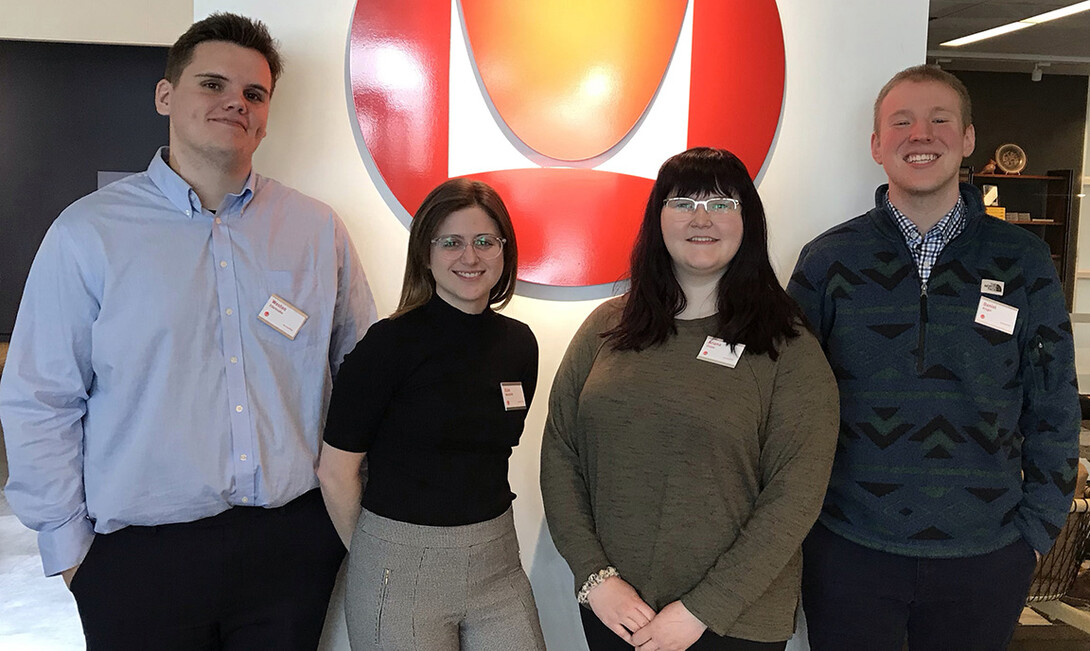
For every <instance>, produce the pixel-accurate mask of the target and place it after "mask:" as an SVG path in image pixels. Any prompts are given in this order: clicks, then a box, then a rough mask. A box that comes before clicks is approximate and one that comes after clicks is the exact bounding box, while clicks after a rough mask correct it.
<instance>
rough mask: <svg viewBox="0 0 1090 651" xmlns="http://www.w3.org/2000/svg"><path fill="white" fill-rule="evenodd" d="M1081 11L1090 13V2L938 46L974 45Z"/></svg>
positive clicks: (1038, 15) (1088, 0)
mask: <svg viewBox="0 0 1090 651" xmlns="http://www.w3.org/2000/svg"><path fill="white" fill-rule="evenodd" d="M1083 11H1090V0H1087V1H1086V2H1077V3H1075V4H1073V5H1070V6H1068V7H1064V8H1062V9H1056V10H1053V11H1046V12H1045V13H1043V14H1037V15H1036V16H1030V17H1029V18H1023V19H1022V20H1019V21H1016V22H1013V23H1007V24H1006V25H1000V26H999V27H993V28H991V29H986V30H984V31H983V32H977V33H975V34H969V35H968V36H962V37H961V38H955V39H954V40H952V41H946V42H945V43H940V44H939V45H944V46H946V47H958V46H961V45H968V44H969V43H976V42H977V41H983V40H984V39H986V38H992V37H995V36H1002V35H1003V34H1010V33H1011V32H1017V31H1018V30H1020V29H1025V28H1027V27H1032V26H1033V25H1039V24H1041V23H1047V22H1048V21H1050V20H1056V19H1057V18H1064V17H1066V16H1070V15H1072V14H1077V13H1080V12H1083Z"/></svg>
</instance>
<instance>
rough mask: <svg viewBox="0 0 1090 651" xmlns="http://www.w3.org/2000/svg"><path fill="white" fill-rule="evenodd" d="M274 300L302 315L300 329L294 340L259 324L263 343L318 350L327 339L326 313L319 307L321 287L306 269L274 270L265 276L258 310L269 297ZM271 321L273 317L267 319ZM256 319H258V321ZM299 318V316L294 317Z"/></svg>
mask: <svg viewBox="0 0 1090 651" xmlns="http://www.w3.org/2000/svg"><path fill="white" fill-rule="evenodd" d="M274 295H275V296H276V297H278V298H279V299H280V300H281V301H282V302H283V303H285V304H286V305H287V307H288V310H289V311H290V310H295V311H297V312H298V313H299V314H300V315H305V320H304V321H303V324H302V326H300V327H299V329H298V331H297V332H296V333H295V337H294V339H293V338H291V337H289V336H288V335H286V334H285V333H283V332H281V331H280V330H278V329H277V328H274V327H273V326H271V325H269V324H268V323H262V324H261V328H259V329H258V332H260V333H261V335H260V336H261V338H262V339H263V340H265V341H271V342H273V343H276V344H280V345H284V346H288V345H293V346H295V347H300V348H302V347H310V346H318V345H320V344H321V343H322V341H323V340H325V338H326V337H327V336H328V334H329V333H328V332H326V331H327V330H328V327H324V328H323V324H325V323H328V321H329V315H328V314H327V313H326V312H327V311H328V310H327V309H326V307H325V306H324V305H323V304H322V298H321V297H322V293H321V283H320V280H319V278H318V277H317V275H316V274H315V273H314V272H312V271H311V270H309V269H303V270H293V269H276V270H269V271H266V272H265V292H264V295H263V297H262V299H261V305H259V306H258V309H259V310H264V306H265V304H266V302H268V300H269V298H270V297H272V296H274ZM269 316H271V317H275V315H271V314H270V315H269ZM258 318H260V316H259V317H258ZM296 318H297V319H298V318H302V317H301V316H297V317H296Z"/></svg>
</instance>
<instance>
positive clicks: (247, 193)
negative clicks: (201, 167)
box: [148, 147, 257, 218]
mask: <svg viewBox="0 0 1090 651" xmlns="http://www.w3.org/2000/svg"><path fill="white" fill-rule="evenodd" d="M169 158H170V147H160V148H159V150H158V151H156V152H155V155H154V156H152V157H151V163H150V164H149V165H148V177H149V178H150V179H151V181H152V183H154V184H155V186H156V187H158V188H159V191H160V192H162V193H163V195H164V196H165V197H166V198H167V200H168V201H170V203H171V204H173V205H174V207H175V208H177V209H178V210H179V211H181V212H182V213H184V214H185V215H186V216H187V217H190V218H192V217H193V215H197V214H200V212H201V200H200V197H198V196H197V192H196V191H195V190H194V189H193V188H192V187H191V186H190V185H189V184H188V183H186V181H185V179H183V178H182V177H180V176H178V173H177V172H175V171H174V170H173V169H171V167H170V165H169V164H168V163H167V161H168V160H169ZM256 176H257V175H256V174H254V172H253V170H250V174H249V176H247V177H246V183H244V184H243V185H242V191H241V192H239V193H238V194H229V195H227V197H228V198H233V200H234V201H241V202H242V208H241V210H245V208H246V206H247V205H248V204H249V203H250V201H251V200H252V199H253V198H254V187H255V184H256ZM230 203H231V202H228V204H229V205H230ZM218 208H219V206H214V207H213V208H212V209H213V210H215V209H218Z"/></svg>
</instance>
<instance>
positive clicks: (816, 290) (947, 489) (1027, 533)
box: [788, 184, 1079, 558]
mask: <svg viewBox="0 0 1090 651" xmlns="http://www.w3.org/2000/svg"><path fill="white" fill-rule="evenodd" d="M886 192H887V186H884V185H883V186H881V187H879V188H878V191H877V193H876V197H875V199H876V201H875V203H876V205H877V207H876V208H875V209H873V210H871V211H870V212H868V213H866V214H865V215H862V216H860V217H856V218H855V219H853V220H851V221H848V222H846V223H844V224H841V225H839V226H836V227H835V228H832V229H830V230H829V231H827V232H826V233H824V234H822V235H820V236H818V237H817V238H816V239H815V240H814V241H812V242H810V243H809V244H808V245H806V247H805V248H803V250H802V253H801V254H800V255H799V261H798V264H797V265H796V267H795V271H794V273H793V274H792V277H791V281H790V283H789V285H788V291H789V292H790V293H791V295H792V296H794V297H795V299H796V300H797V301H798V302H799V303H800V304H801V305H802V307H803V309H804V310H805V312H806V315H807V317H808V318H809V319H810V323H811V325H812V326H813V328H814V330H815V332H816V334H817V336H818V339H819V340H820V341H821V344H822V347H823V348H824V350H825V354H826V356H827V357H828V358H829V364H830V365H831V366H832V368H833V372H834V373H835V374H836V378H837V383H838V385H839V388H840V410H841V412H840V413H841V421H840V436H839V441H838V445H837V452H836V460H835V462H834V465H833V473H832V479H831V481H830V482H829V490H828V493H827V494H826V497H825V503H824V507H823V509H822V513H821V517H820V521H821V523H822V524H824V525H825V526H826V527H828V528H829V529H830V530H831V531H833V532H834V533H837V534H838V535H840V536H842V537H844V538H847V539H848V540H851V541H853V542H856V543H858V544H860V545H864V546H866V547H870V548H873V549H879V550H883V551H887V552H891V553H895V554H903V555H909V556H916V557H933V558H952V557H964V556H973V555H977V554H984V553H987V552H990V551H994V550H996V549H999V548H1001V547H1003V546H1005V545H1009V544H1010V543H1012V542H1014V541H1015V540H1017V539H1018V537H1019V536H1021V537H1023V538H1025V539H1026V541H1027V542H1028V543H1029V544H1030V545H1031V546H1033V548H1034V549H1036V550H1037V551H1039V552H1041V553H1044V552H1046V551H1047V550H1048V549H1049V547H1051V546H1052V542H1053V540H1054V539H1055V538H1056V535H1057V534H1058V533H1059V530H1060V527H1062V526H1063V523H1064V520H1065V517H1066V514H1067V512H1068V509H1069V508H1070V504H1071V497H1072V494H1073V492H1074V484H1075V473H1076V464H1077V462H1078V461H1077V456H1078V432H1079V406H1078V395H1077V389H1076V384H1075V360H1074V348H1073V344H1072V336H1071V323H1070V321H1069V319H1068V315H1067V310H1066V308H1065V305H1064V297H1063V292H1062V291H1061V287H1060V281H1059V278H1058V277H1057V275H1056V269H1055V267H1054V265H1053V264H1052V260H1051V257H1050V255H1049V249H1048V246H1046V245H1045V243H1044V242H1043V241H1041V240H1040V239H1039V238H1037V237H1036V236H1034V235H1033V234H1032V233H1030V232H1028V231H1026V230H1024V229H1022V228H1020V227H1018V226H1014V225H1012V224H1008V223H1006V222H1003V221H1001V220H998V219H994V218H991V217H989V216H987V215H985V214H984V207H983V204H982V201H981V197H980V193H979V191H978V190H977V189H976V188H975V187H973V186H971V185H966V184H962V185H961V196H962V200H964V201H965V208H966V213H965V214H966V220H967V221H966V226H965V230H964V231H963V232H962V233H961V234H960V235H959V236H957V237H956V238H954V240H952V241H951V242H950V243H949V244H948V245H947V246H946V248H945V249H943V251H942V253H941V254H940V255H939V258H938V260H937V262H936V264H935V266H934V268H933V269H932V272H931V277H930V279H929V281H928V282H927V284H926V286H922V285H921V283H920V279H919V276H918V274H917V272H916V266H915V263H914V262H913V259H912V256H911V255H910V253H909V251H908V247H907V246H906V244H905V241H904V238H903V237H902V235H901V233H900V232H899V231H898V230H897V226H896V224H895V223H894V221H893V218H892V216H891V215H890V214H889V212H888V211H887V210H886V208H885V196H886ZM982 281H997V282H990V283H989V282H984V284H983V285H982ZM999 284H1001V285H1002V287H1001V289H1000V288H999ZM982 296H984V297H988V298H990V299H992V300H995V301H998V302H1001V303H1003V304H1006V305H1008V306H1011V307H1014V308H1017V310H1018V314H1017V318H1016V321H1015V326H1014V333H1013V334H1007V333H1005V332H1002V331H1000V330H995V329H992V328H989V327H986V326H984V325H980V324H977V323H976V322H975V319H976V316H977V310H978V304H979V302H980V299H981V297H982Z"/></svg>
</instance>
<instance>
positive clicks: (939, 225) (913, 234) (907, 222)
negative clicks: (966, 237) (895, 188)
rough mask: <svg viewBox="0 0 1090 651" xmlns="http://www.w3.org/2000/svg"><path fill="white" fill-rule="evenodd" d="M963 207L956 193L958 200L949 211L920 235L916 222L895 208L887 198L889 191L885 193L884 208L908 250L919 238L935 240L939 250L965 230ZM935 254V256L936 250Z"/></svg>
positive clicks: (911, 248) (926, 240) (963, 204)
mask: <svg viewBox="0 0 1090 651" xmlns="http://www.w3.org/2000/svg"><path fill="white" fill-rule="evenodd" d="M964 207H965V203H964V202H963V201H962V200H961V195H958V201H957V203H955V204H954V207H953V208H951V209H950V212H948V213H946V214H945V215H943V216H942V219H940V220H939V221H938V222H936V223H935V225H934V226H932V227H931V228H929V229H928V231H927V233H924V234H923V235H921V234H920V229H918V228H916V224H914V223H912V220H911V219H909V218H908V217H906V216H905V214H904V213H903V212H901V211H900V210H897V206H894V205H893V203H892V202H891V201H890V200H889V193H888V192H887V193H886V209H887V210H889V214H891V215H893V221H894V223H895V224H897V228H899V229H901V235H902V236H904V238H905V244H907V245H908V249H909V250H910V251H912V250H914V247H915V245H916V244H917V243H918V242H919V241H920V240H923V241H925V242H932V241H934V242H937V243H938V245H939V247H938V248H939V250H940V251H941V250H942V248H943V247H945V246H946V245H947V244H949V243H950V240H952V239H954V238H955V237H957V236H958V235H960V234H961V231H963V230H965V214H964V213H965V210H964ZM935 254H936V256H937V255H938V251H936V252H935Z"/></svg>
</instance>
